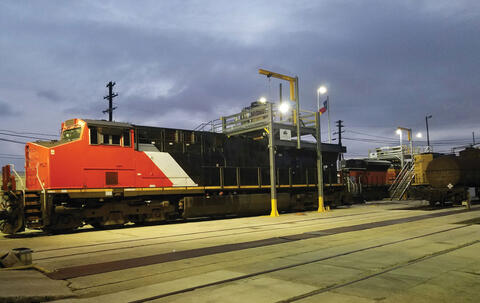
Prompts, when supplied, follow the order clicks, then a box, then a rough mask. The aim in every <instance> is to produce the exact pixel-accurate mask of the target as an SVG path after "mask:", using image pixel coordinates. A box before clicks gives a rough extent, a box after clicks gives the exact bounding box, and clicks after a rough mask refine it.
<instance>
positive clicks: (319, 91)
mask: <svg viewBox="0 0 480 303" xmlns="http://www.w3.org/2000/svg"><path fill="white" fill-rule="evenodd" d="M327 91H328V90H327V88H326V87H325V86H323V85H322V86H320V87H319V88H318V89H317V111H319V110H320V95H324V94H326V93H327ZM327 117H328V143H330V144H331V143H332V131H331V129H330V100H329V97H328V95H327Z"/></svg>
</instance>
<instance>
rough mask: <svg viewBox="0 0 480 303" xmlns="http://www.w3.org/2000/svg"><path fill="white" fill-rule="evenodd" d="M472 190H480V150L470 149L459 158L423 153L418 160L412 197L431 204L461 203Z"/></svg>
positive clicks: (418, 156)
mask: <svg viewBox="0 0 480 303" xmlns="http://www.w3.org/2000/svg"><path fill="white" fill-rule="evenodd" d="M469 188H475V190H476V192H477V193H478V192H479V188H480V150H479V149H477V148H473V147H472V148H466V149H465V150H463V151H460V152H459V155H458V156H456V155H440V154H432V153H428V154H421V155H417V156H416V157H415V179H414V183H413V186H412V187H411V189H409V196H411V197H415V198H422V199H425V200H428V201H429V202H430V204H432V205H434V204H436V203H440V204H442V205H443V204H445V203H446V202H452V203H461V202H462V201H464V200H466V199H467V198H468V196H467V195H468V190H469Z"/></svg>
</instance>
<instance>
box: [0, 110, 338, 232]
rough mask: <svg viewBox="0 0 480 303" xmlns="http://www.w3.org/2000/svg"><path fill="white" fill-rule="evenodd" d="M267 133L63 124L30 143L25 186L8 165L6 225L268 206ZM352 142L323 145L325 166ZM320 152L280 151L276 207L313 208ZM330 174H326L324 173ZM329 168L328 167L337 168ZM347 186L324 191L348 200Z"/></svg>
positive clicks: (142, 218)
mask: <svg viewBox="0 0 480 303" xmlns="http://www.w3.org/2000/svg"><path fill="white" fill-rule="evenodd" d="M267 146H268V140H267V139H266V134H261V133H260V135H259V136H258V135H257V136H256V137H247V136H243V135H240V136H232V137H229V136H226V135H224V134H222V133H214V132H204V131H191V130H181V129H171V128H161V127H148V126H141V125H133V124H129V123H119V122H107V121H103V120H88V119H84V120H82V119H71V120H68V121H66V122H64V123H62V127H61V138H60V140H58V141H37V142H30V143H27V145H26V147H25V175H26V177H25V179H26V181H25V182H26V184H25V189H24V190H20V189H17V186H16V184H15V178H13V176H12V172H11V171H10V167H9V166H7V167H4V168H3V183H2V190H3V194H4V202H3V207H2V208H3V210H1V209H0V224H1V226H0V227H1V230H2V232H4V233H9V234H12V233H16V232H18V231H21V230H23V228H24V227H27V228H37V229H44V230H50V231H63V230H69V229H75V228H77V227H79V226H82V225H83V224H91V225H93V226H96V227H103V226H111V225H123V224H125V223H127V222H133V223H137V224H144V223H148V222H160V221H164V220H167V219H170V218H178V217H181V218H191V217H203V216H225V215H251V214H264V213H268V212H269V210H270V203H269V198H270V196H269V191H270V182H269V180H270V179H269V168H268V167H269V166H268V163H269V159H268V153H267V152H266V151H267ZM344 150H345V148H344V147H341V146H338V145H333V144H330V145H329V144H326V146H325V147H324V148H323V151H324V152H323V158H324V163H325V162H326V164H327V166H328V164H329V162H333V163H334V162H335V161H336V159H337V157H338V153H339V152H342V151H344ZM315 161H316V152H315V151H314V150H308V149H296V148H291V147H281V146H279V147H277V150H276V162H277V183H278V184H277V188H278V193H279V194H278V208H279V210H283V211H288V210H290V211H292V210H304V209H307V208H314V207H316V201H317V191H316V188H317V187H316V186H317V185H316V184H317V174H316V162H315ZM328 174H329V173H328V172H327V173H326V175H328ZM330 174H331V173H330ZM342 192H343V185H341V184H330V185H329V186H327V187H326V188H325V201H326V202H327V203H333V202H334V200H336V201H341V200H343V198H342Z"/></svg>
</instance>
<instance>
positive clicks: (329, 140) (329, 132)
mask: <svg viewBox="0 0 480 303" xmlns="http://www.w3.org/2000/svg"><path fill="white" fill-rule="evenodd" d="M327 116H328V143H330V144H331V143H332V131H331V130H330V99H329V98H328V95H327Z"/></svg>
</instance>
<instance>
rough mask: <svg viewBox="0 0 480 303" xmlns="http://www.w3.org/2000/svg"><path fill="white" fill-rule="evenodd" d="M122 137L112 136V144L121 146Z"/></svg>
mask: <svg viewBox="0 0 480 303" xmlns="http://www.w3.org/2000/svg"><path fill="white" fill-rule="evenodd" d="M120 138H121V136H120V135H112V144H113V145H120Z"/></svg>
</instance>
